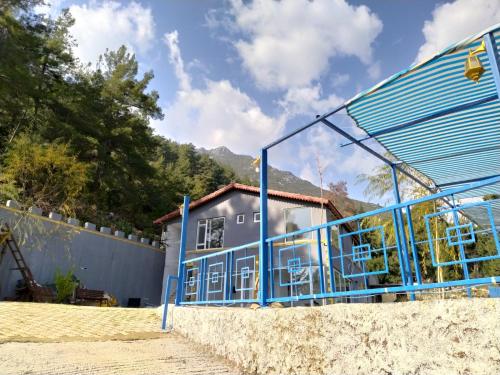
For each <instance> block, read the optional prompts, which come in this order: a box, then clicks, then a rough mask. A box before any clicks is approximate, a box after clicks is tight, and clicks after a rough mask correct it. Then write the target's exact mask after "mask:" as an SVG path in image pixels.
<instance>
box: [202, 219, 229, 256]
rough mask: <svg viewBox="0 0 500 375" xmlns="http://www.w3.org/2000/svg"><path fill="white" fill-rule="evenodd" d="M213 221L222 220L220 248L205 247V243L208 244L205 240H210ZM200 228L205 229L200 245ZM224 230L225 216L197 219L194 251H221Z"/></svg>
mask: <svg viewBox="0 0 500 375" xmlns="http://www.w3.org/2000/svg"><path fill="white" fill-rule="evenodd" d="M215 219H222V221H223V224H222V237H221V244H222V246H220V247H210V246H207V243H208V242H207V241H208V240H207V239H208V238H210V235H211V233H212V220H215ZM200 226H204V227H205V231H204V235H203V243H201V242H200V241H199V235H200ZM225 230H226V217H225V216H216V217H210V218H204V219H198V225H197V226H196V250H211V249H223V248H224V237H225ZM209 234H210V235H209Z"/></svg>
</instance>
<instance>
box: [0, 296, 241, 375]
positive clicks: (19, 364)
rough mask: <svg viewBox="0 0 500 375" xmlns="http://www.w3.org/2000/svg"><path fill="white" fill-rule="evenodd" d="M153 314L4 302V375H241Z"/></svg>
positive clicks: (0, 336) (0, 357) (0, 372)
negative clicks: (166, 329) (164, 326)
mask: <svg viewBox="0 0 500 375" xmlns="http://www.w3.org/2000/svg"><path fill="white" fill-rule="evenodd" d="M159 324H160V322H159V319H158V316H157V315H156V314H155V310H153V309H122V308H98V307H83V306H65V305H51V304H33V303H13V302H0V375H7V374H9V375H10V374H16V375H17V374H40V375H42V374H43V375H52V374H152V375H154V374H237V373H239V372H238V371H237V370H236V369H235V367H234V366H233V365H232V364H230V363H229V362H227V361H225V360H224V359H222V358H220V357H216V356H214V355H212V354H209V353H208V352H207V351H206V350H205V349H204V348H203V347H201V346H199V345H197V344H193V343H192V342H190V341H188V340H186V339H185V338H183V337H181V336H178V335H176V334H172V333H163V332H161V330H160V329H159Z"/></svg>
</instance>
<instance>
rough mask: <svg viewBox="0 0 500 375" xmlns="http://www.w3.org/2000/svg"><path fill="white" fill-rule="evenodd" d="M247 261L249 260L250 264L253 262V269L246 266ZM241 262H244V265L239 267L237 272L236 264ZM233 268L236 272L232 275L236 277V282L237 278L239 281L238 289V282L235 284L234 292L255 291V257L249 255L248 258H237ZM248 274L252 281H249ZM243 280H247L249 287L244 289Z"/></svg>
mask: <svg viewBox="0 0 500 375" xmlns="http://www.w3.org/2000/svg"><path fill="white" fill-rule="evenodd" d="M247 259H251V260H252V262H253V267H252V268H250V267H249V266H247V265H246V263H247V262H246V260H247ZM242 261H245V265H244V267H239V270H238V262H242ZM235 268H236V272H235V273H234V275H235V276H236V280H238V276H239V279H240V287H239V288H238V282H236V288H235V290H236V291H237V292H245V291H253V290H255V282H256V277H255V273H256V272H257V270H256V269H255V255H250V256H247V257H242V258H238V259H236V265H235ZM250 274H252V279H250ZM243 280H249V285H250V286H248V287H244V282H243Z"/></svg>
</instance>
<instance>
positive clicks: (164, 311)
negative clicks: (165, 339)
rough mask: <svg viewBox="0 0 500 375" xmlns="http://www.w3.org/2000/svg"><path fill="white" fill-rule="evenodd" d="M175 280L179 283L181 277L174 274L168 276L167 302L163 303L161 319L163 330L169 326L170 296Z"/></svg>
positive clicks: (166, 287)
mask: <svg viewBox="0 0 500 375" xmlns="http://www.w3.org/2000/svg"><path fill="white" fill-rule="evenodd" d="M173 280H177V283H178V284H179V279H178V277H177V276H174V275H168V276H167V283H166V286H165V304H164V305H163V318H162V321H161V329H163V330H165V329H166V328H167V315H168V297H169V296H170V289H171V286H172V281H173Z"/></svg>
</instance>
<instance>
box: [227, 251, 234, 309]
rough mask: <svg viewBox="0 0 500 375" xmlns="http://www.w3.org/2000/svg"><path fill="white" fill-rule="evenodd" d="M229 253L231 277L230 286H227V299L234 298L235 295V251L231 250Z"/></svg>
mask: <svg viewBox="0 0 500 375" xmlns="http://www.w3.org/2000/svg"><path fill="white" fill-rule="evenodd" d="M228 254H229V276H228V277H229V279H228V284H229V285H228V288H227V299H228V300H232V297H233V258H234V253H233V252H230V253H228Z"/></svg>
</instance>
